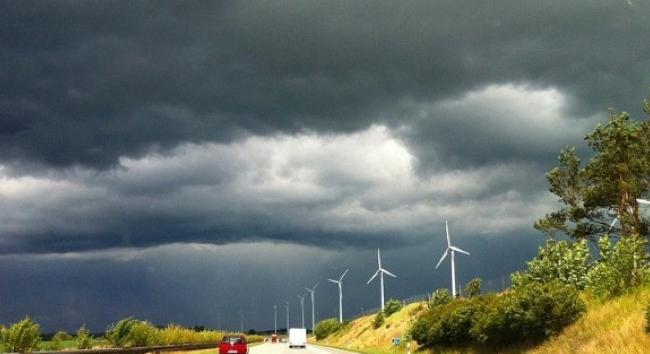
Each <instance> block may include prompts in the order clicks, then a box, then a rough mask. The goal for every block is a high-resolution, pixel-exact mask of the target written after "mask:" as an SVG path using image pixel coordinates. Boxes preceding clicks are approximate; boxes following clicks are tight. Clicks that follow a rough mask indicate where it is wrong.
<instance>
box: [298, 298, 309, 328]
mask: <svg viewBox="0 0 650 354" xmlns="http://www.w3.org/2000/svg"><path fill="white" fill-rule="evenodd" d="M305 296H307V293H305V294H302V296H299V295H296V297H297V298H298V299H300V314H301V315H302V327H301V328H305Z"/></svg>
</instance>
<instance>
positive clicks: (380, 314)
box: [372, 311, 385, 329]
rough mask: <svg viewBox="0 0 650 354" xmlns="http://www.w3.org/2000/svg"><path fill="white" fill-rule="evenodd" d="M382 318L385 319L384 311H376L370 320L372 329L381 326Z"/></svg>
mask: <svg viewBox="0 0 650 354" xmlns="http://www.w3.org/2000/svg"><path fill="white" fill-rule="evenodd" d="M384 319H385V316H384V313H383V312H382V311H379V312H377V315H375V319H374V321H372V327H373V328H374V329H377V328H379V327H381V325H383V324H384Z"/></svg>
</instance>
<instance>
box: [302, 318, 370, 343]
mask: <svg viewBox="0 0 650 354" xmlns="http://www.w3.org/2000/svg"><path fill="white" fill-rule="evenodd" d="M344 326H345V325H344V324H343V323H339V321H338V320H337V319H335V318H328V319H326V320H322V321H320V322H318V324H317V325H316V328H314V335H315V336H316V340H321V339H325V338H327V337H329V336H330V334H332V333H335V332H337V331H338V330H339V329H341V328H343V327H344ZM380 326H381V325H380Z"/></svg>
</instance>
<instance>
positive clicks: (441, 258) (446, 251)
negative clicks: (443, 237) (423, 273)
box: [436, 248, 449, 269]
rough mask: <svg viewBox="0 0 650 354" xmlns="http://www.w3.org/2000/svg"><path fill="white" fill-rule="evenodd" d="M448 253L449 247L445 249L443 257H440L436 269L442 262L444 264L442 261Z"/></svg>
mask: <svg viewBox="0 0 650 354" xmlns="http://www.w3.org/2000/svg"><path fill="white" fill-rule="evenodd" d="M447 253H449V248H447V249H446V250H445V253H443V254H442V257H440V260H439V261H438V264H436V269H438V267H440V264H442V261H444V260H445V258H447Z"/></svg>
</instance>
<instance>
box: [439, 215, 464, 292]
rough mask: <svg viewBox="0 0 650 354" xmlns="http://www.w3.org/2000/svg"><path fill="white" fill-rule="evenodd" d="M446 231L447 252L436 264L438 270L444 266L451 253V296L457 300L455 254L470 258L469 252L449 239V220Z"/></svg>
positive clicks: (446, 223)
mask: <svg viewBox="0 0 650 354" xmlns="http://www.w3.org/2000/svg"><path fill="white" fill-rule="evenodd" d="M445 231H446V232H447V249H446V250H445V253H443V254H442V257H440V260H439V261H438V264H436V269H438V267H440V264H442V261H444V260H445V257H447V254H449V253H451V294H452V296H453V297H454V298H455V297H456V263H455V262H454V252H460V253H464V254H466V255H468V256H469V252H466V251H463V250H461V249H460V248H458V247H455V246H452V245H451V240H450V239H449V223H448V222H447V220H445Z"/></svg>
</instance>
